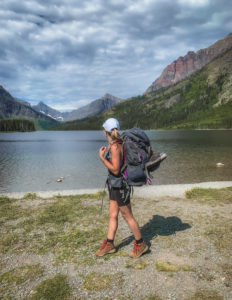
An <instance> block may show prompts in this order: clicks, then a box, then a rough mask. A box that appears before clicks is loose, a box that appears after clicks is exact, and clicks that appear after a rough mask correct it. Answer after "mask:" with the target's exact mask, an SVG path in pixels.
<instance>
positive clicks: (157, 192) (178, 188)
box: [0, 181, 232, 199]
mask: <svg viewBox="0 0 232 300" xmlns="http://www.w3.org/2000/svg"><path fill="white" fill-rule="evenodd" d="M229 186H232V181H210V182H199V183H190V184H162V185H151V186H143V187H135V188H134V195H135V196H136V197H144V198H150V197H160V196H172V197H183V196H184V192H185V190H189V189H191V188H193V187H201V188H224V187H229ZM99 190H100V189H79V190H61V191H31V193H36V194H37V195H38V196H40V197H42V198H49V197H53V196H55V195H58V194H60V195H61V196H69V195H82V194H95V193H97V192H98V191H99ZM25 194H26V192H19V193H0V196H1V195H7V196H9V197H11V198H17V199H21V198H23V197H24V196H25Z"/></svg>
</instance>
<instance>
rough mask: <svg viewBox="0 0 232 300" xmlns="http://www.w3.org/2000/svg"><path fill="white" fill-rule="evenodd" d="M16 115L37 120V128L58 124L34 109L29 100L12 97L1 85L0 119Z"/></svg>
mask: <svg viewBox="0 0 232 300" xmlns="http://www.w3.org/2000/svg"><path fill="white" fill-rule="evenodd" d="M16 117H17V118H26V119H33V120H36V122H37V128H39V129H45V128H49V127H51V126H54V125H55V124H57V122H56V121H55V120H54V119H52V118H50V117H48V116H46V115H44V114H42V113H39V112H37V111H36V110H34V109H33V108H32V107H31V106H30V104H29V103H28V102H24V101H21V100H18V99H15V98H14V97H12V96H11V94H10V93H9V92H8V91H7V90H5V89H4V88H3V87H2V86H1V85H0V119H12V118H16ZM38 122H39V123H38Z"/></svg>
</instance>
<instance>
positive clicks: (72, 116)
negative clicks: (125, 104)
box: [62, 93, 122, 121]
mask: <svg viewBox="0 0 232 300" xmlns="http://www.w3.org/2000/svg"><path fill="white" fill-rule="evenodd" d="M121 100H122V99H120V98H117V97H114V96H112V95H110V94H108V93H107V94H105V95H104V96H103V97H101V98H100V99H97V100H94V101H92V102H91V103H90V104H87V105H85V106H83V107H80V108H78V109H75V110H73V111H71V112H68V113H63V114H62V115H63V117H64V121H73V120H81V119H84V118H86V117H90V116H93V115H96V114H98V113H101V112H104V111H105V110H108V109H110V108H111V107H113V106H115V105H117V104H118V103H119V102H120V101H121Z"/></svg>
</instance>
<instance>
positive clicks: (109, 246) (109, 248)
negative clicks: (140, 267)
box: [96, 239, 116, 256]
mask: <svg viewBox="0 0 232 300" xmlns="http://www.w3.org/2000/svg"><path fill="white" fill-rule="evenodd" d="M115 252H116V249H115V247H114V244H113V243H110V242H107V240H106V239H105V240H104V242H103V243H102V245H101V247H100V249H99V250H97V252H96V255H97V256H104V255H106V254H110V253H115Z"/></svg>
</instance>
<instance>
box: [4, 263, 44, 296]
mask: <svg viewBox="0 0 232 300" xmlns="http://www.w3.org/2000/svg"><path fill="white" fill-rule="evenodd" d="M42 274H43V269H42V267H41V266H40V265H39V264H37V265H27V266H23V267H19V268H15V269H13V270H10V271H8V272H5V273H3V274H2V275H1V276H0V293H1V296H2V297H3V298H2V299H15V292H16V289H17V286H18V285H21V284H23V283H25V282H26V281H28V280H34V279H36V278H38V277H39V276H41V275H42Z"/></svg>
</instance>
